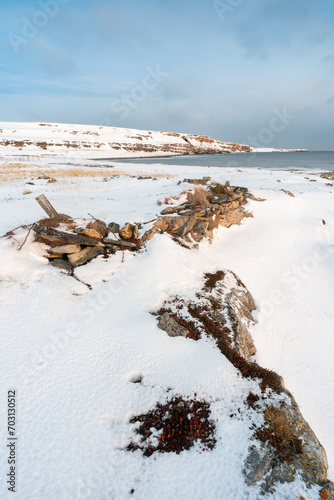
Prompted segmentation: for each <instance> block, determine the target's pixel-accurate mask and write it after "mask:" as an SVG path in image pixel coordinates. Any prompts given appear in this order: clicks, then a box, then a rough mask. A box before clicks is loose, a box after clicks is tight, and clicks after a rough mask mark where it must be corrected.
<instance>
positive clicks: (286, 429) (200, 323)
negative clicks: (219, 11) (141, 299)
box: [157, 270, 334, 500]
mask: <svg viewBox="0 0 334 500" xmlns="http://www.w3.org/2000/svg"><path fill="white" fill-rule="evenodd" d="M254 309H255V303H254V300H253V297H252V295H251V294H250V292H249V291H248V290H247V288H246V287H245V285H244V284H243V283H242V282H241V280H240V279H239V278H238V277H237V276H236V275H235V274H234V273H232V272H231V271H226V270H225V271H217V272H216V273H214V274H206V275H205V282H204V286H203V288H202V289H201V290H200V291H198V292H196V293H195V294H194V296H193V297H192V298H191V299H189V295H188V296H187V298H185V297H182V296H181V295H179V294H178V295H177V296H175V297H171V298H170V299H169V300H168V301H166V302H165V304H164V305H163V307H162V308H161V309H160V311H158V313H157V315H158V317H159V328H161V329H162V330H165V331H166V332H167V333H168V335H170V336H177V335H182V336H186V337H190V338H192V339H194V340H198V339H199V338H200V337H201V336H202V335H207V336H208V337H212V338H214V339H215V340H216V343H217V347H218V348H219V349H220V350H221V352H222V354H224V355H225V356H226V357H227V358H228V359H229V361H230V362H231V363H232V364H234V366H235V367H236V368H238V369H239V370H240V372H241V374H242V375H243V376H244V377H246V378H249V377H252V378H254V379H257V380H260V387H262V392H261V396H258V395H254V394H252V393H251V394H250V395H249V398H248V400H247V402H248V404H249V407H251V408H252V409H253V410H254V411H256V412H258V413H261V414H263V416H264V424H263V426H262V427H257V428H255V429H254V434H253V438H252V440H251V446H250V447H249V449H248V452H247V457H246V459H245V463H244V469H243V474H244V476H245V481H246V484H248V485H249V486H252V485H255V484H259V485H260V487H261V490H262V492H263V494H265V493H274V492H275V486H276V485H277V483H289V482H292V481H293V480H294V479H295V478H296V477H297V475H299V476H300V477H301V478H302V480H303V481H304V483H305V485H306V486H307V487H310V486H312V485H318V486H320V487H321V488H322V490H321V492H320V493H321V495H320V496H321V498H325V499H329V500H331V499H334V484H333V483H332V482H331V481H328V480H327V469H328V463H327V457H326V452H325V450H324V448H323V446H322V445H321V444H320V442H319V440H318V439H317V437H316V435H315V434H314V432H313V431H312V429H311V428H310V426H309V424H308V423H307V422H306V421H305V419H304V417H303V415H302V413H301V411H300V408H299V406H298V404H297V402H296V401H295V399H294V397H293V395H292V394H291V393H290V392H289V391H288V390H287V389H285V386H284V382H283V379H282V378H281V377H279V375H277V374H275V373H274V372H270V371H268V370H265V369H263V368H261V367H259V366H258V365H257V364H256V363H255V362H254V361H253V356H254V354H255V351H256V349H255V345H254V343H253V340H252V337H251V334H250V330H249V327H250V325H251V324H252V322H253V317H252V311H253V310H254ZM268 376H269V378H268ZM261 379H262V382H261ZM264 381H266V383H265V384H263V382H264ZM265 389H270V391H269V393H268V392H266V391H265ZM272 391H273V392H272ZM274 393H276V394H275V397H274V398H271V394H274ZM232 416H233V415H231V417H232ZM240 418H242V417H241V416H240Z"/></svg>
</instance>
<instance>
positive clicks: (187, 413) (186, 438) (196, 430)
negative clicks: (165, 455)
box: [127, 396, 216, 457]
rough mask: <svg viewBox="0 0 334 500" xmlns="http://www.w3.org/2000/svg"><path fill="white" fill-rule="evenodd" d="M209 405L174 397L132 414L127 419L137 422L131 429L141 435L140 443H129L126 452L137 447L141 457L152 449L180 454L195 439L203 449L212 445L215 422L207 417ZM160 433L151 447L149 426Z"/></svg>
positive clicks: (152, 451) (208, 448)
mask: <svg viewBox="0 0 334 500" xmlns="http://www.w3.org/2000/svg"><path fill="white" fill-rule="evenodd" d="M210 413H211V411H210V405H209V403H207V402H205V401H197V400H195V399H190V400H184V399H183V398H182V397H181V396H176V397H174V398H172V399H171V400H169V401H168V402H167V403H166V404H164V405H162V404H160V403H158V404H157V405H156V408H155V409H154V410H151V411H149V412H148V413H145V414H142V415H139V416H136V417H133V418H132V419H131V420H130V422H131V423H133V424H134V423H137V422H140V424H141V425H140V426H139V428H138V429H136V430H135V432H136V433H137V434H139V435H140V436H141V444H136V443H130V444H129V445H128V446H127V450H128V451H135V450H141V451H142V452H143V455H144V456H148V457H149V456H151V455H152V454H153V453H154V452H155V451H159V452H174V453H177V454H178V453H180V451H182V450H188V449H189V448H191V447H192V446H193V445H194V444H195V442H196V441H200V442H201V443H202V444H203V445H204V446H203V448H202V449H203V450H212V449H213V448H214V447H215V444H216V439H215V437H214V433H215V424H214V423H213V422H211V421H210V420H209V416H210ZM152 428H154V429H155V430H156V431H162V432H160V435H159V437H158V441H159V443H158V444H157V445H156V446H154V445H152V444H151V443H149V442H148V439H149V438H150V437H151V435H152V431H151V429H152Z"/></svg>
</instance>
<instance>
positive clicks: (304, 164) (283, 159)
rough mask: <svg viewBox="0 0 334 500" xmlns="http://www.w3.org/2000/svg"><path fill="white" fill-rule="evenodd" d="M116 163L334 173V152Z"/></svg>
mask: <svg viewBox="0 0 334 500" xmlns="http://www.w3.org/2000/svg"><path fill="white" fill-rule="evenodd" d="M112 162H113V163H146V164H147V163H150V164H152V163H153V164H167V165H188V166H192V165H193V166H205V167H222V168H224V167H235V168H240V169H242V168H258V169H272V170H321V171H324V170H334V151H307V152H295V153H232V154H204V155H189V156H172V157H163V158H136V159H123V160H112Z"/></svg>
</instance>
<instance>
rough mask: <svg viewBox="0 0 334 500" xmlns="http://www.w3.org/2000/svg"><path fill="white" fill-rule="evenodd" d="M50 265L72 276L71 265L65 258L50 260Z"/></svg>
mask: <svg viewBox="0 0 334 500" xmlns="http://www.w3.org/2000/svg"><path fill="white" fill-rule="evenodd" d="M51 266H54V267H57V268H58V269H61V270H62V271H65V272H66V273H67V274H69V275H70V276H73V266H72V265H71V264H70V263H69V262H68V261H67V260H63V259H55V260H53V261H52V262H51Z"/></svg>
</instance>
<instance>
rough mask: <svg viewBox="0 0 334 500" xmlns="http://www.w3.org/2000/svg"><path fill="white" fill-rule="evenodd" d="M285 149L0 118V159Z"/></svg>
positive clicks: (73, 158) (70, 160)
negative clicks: (11, 120)
mask: <svg viewBox="0 0 334 500" xmlns="http://www.w3.org/2000/svg"><path fill="white" fill-rule="evenodd" d="M240 151H241V152H246V151H247V152H271V151H288V150H276V149H268V148H258V149H256V148H251V147H250V146H245V145H240V144H233V143H229V142H223V141H218V140H215V139H211V138H210V137H207V136H199V135H194V134H179V133H173V132H156V131H147V130H135V129H126V128H119V127H102V126H97V125H95V126H92V125H73V124H61V123H12V122H10V123H8V122H0V159H1V158H8V157H11V158H13V156H17V157H18V158H19V160H20V161H24V158H23V157H24V156H27V157H30V158H31V157H32V156H35V157H38V158H40V157H44V158H54V157H58V158H59V157H61V158H62V159H63V161H64V159H67V160H68V161H69V162H71V163H73V162H76V161H81V162H82V161H83V160H89V159H99V158H100V159H103V158H130V157H136V156H137V157H150V156H153V157H154V156H173V155H184V154H192V153H212V152H215V153H231V152H240Z"/></svg>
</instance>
